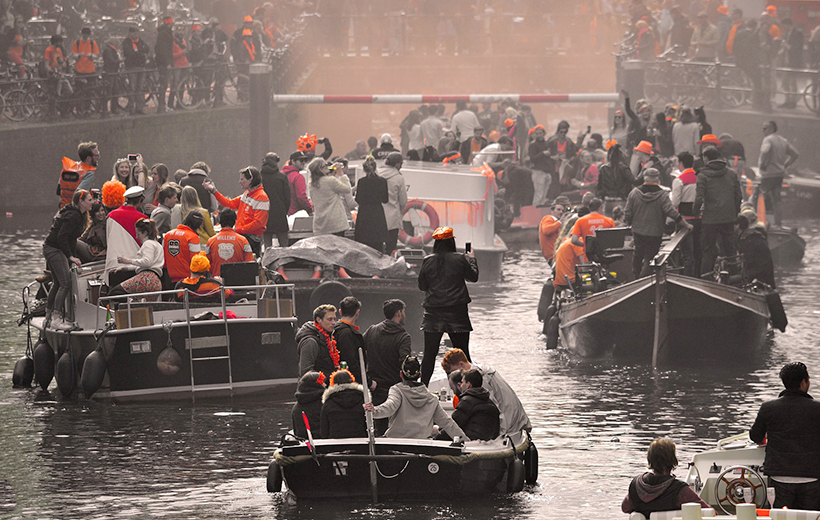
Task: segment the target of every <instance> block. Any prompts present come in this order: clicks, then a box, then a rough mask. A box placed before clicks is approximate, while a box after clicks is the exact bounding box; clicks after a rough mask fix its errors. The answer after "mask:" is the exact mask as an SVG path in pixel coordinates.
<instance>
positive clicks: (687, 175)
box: [678, 168, 697, 186]
mask: <svg viewBox="0 0 820 520" xmlns="http://www.w3.org/2000/svg"><path fill="white" fill-rule="evenodd" d="M678 179H680V181H681V182H682V183H683V184H684V186H685V185H687V184H695V182H697V176H696V175H695V170H693V169H692V168H687V169H685V170H683V171H682V172H681V174H680V175H679V176H678Z"/></svg>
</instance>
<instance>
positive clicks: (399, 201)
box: [377, 141, 438, 255]
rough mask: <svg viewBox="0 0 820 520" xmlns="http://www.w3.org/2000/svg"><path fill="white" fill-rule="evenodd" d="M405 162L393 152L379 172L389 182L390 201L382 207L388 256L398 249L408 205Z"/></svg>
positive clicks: (397, 153) (398, 154)
mask: <svg viewBox="0 0 820 520" xmlns="http://www.w3.org/2000/svg"><path fill="white" fill-rule="evenodd" d="M436 142H438V141H436ZM403 161H404V160H403V159H402V157H401V152H392V153H391V154H390V155H388V156H387V159H385V161H384V166H382V167H380V168H379V169H378V171H377V174H378V175H379V177H382V178H384V179H386V180H387V194H388V200H387V202H385V203H383V204H382V207H383V208H384V217H385V220H386V221H387V240H386V241H385V246H386V247H385V248H384V251H385V252H386V253H387V254H388V255H389V254H392V253H393V251H394V250H395V249H396V244H397V242H398V238H399V228H401V218H402V212H403V211H404V207H405V206H406V205H407V184H405V182H404V176H402V174H401V165H402V162H403Z"/></svg>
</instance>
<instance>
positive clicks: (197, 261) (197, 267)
mask: <svg viewBox="0 0 820 520" xmlns="http://www.w3.org/2000/svg"><path fill="white" fill-rule="evenodd" d="M210 268H211V262H210V261H209V260H208V257H207V256H205V253H197V254H195V255H194V256H193V257H192V258H191V272H192V273H204V272H205V271H208V270H209V269H210Z"/></svg>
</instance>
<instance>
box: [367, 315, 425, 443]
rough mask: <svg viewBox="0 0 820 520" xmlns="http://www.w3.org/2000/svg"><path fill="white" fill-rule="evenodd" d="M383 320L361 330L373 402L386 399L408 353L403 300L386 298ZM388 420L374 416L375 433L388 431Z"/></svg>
mask: <svg viewBox="0 0 820 520" xmlns="http://www.w3.org/2000/svg"><path fill="white" fill-rule="evenodd" d="M382 312H383V313H384V318H385V319H384V321H382V322H381V323H376V324H374V325H371V326H370V327H369V328H368V329H367V330H366V331H365V333H364V335H363V339H364V346H365V352H367V379H368V381H370V389H371V390H372V391H373V392H372V397H373V403H374V404H382V403H383V402H385V401H386V400H387V394H388V392H389V391H390V387H391V386H393V385H395V384H398V383H401V376H400V373H401V364H402V361H404V360H405V359H406V358H407V356H409V355H411V354H412V353H413V352H412V348H411V339H410V334H408V333H407V331H406V330H405V328H404V324H405V320H406V317H407V312H406V305H405V304H404V302H403V301H401V300H397V299H393V300H387V301H385V302H384V305H383V306H382ZM387 425H388V421H387V420H386V419H384V420H382V419H376V421H375V428H376V435H381V434H383V433H384V432H385V431H387Z"/></svg>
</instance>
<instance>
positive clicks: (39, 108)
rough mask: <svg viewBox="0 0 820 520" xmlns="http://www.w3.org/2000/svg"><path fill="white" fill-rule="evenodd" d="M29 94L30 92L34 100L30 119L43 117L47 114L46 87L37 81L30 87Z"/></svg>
mask: <svg viewBox="0 0 820 520" xmlns="http://www.w3.org/2000/svg"><path fill="white" fill-rule="evenodd" d="M29 94H31V97H32V99H33V100H34V106H33V113H32V114H31V117H30V119H33V120H38V119H42V118H44V117H45V116H46V114H48V93H47V92H46V89H45V88H43V86H42V85H40V84H39V83H38V84H35V85H34V86H33V87H32V89H31V90H30V91H29Z"/></svg>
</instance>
